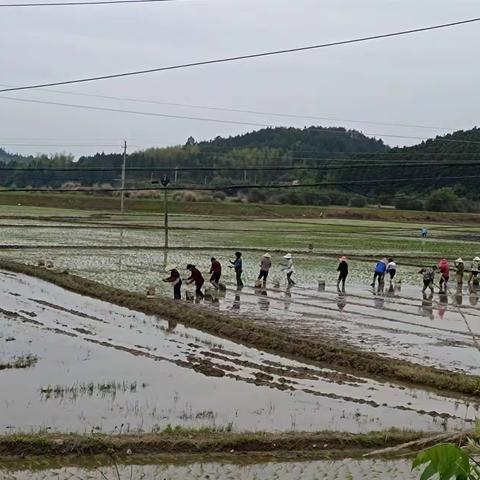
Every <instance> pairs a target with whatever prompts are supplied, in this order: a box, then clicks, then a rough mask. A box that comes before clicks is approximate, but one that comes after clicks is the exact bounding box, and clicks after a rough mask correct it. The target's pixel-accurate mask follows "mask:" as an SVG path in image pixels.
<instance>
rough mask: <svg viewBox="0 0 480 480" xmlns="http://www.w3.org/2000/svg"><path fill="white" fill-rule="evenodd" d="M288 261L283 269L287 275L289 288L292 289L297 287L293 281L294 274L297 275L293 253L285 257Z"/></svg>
mask: <svg viewBox="0 0 480 480" xmlns="http://www.w3.org/2000/svg"><path fill="white" fill-rule="evenodd" d="M283 258H284V259H285V260H287V264H286V265H285V266H284V267H283V268H282V272H285V273H286V274H287V283H288V286H289V287H291V286H292V285H295V282H294V281H293V280H292V274H293V273H295V269H294V268H293V257H292V254H291V253H287V254H286V255H285V256H284V257H283Z"/></svg>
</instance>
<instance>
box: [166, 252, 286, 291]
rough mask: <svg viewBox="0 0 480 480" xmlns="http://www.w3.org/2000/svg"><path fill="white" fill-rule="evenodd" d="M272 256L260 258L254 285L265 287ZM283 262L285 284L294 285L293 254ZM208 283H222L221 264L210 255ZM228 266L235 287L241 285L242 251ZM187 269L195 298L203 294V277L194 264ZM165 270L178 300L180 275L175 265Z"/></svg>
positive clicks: (220, 287) (218, 284)
mask: <svg viewBox="0 0 480 480" xmlns="http://www.w3.org/2000/svg"><path fill="white" fill-rule="evenodd" d="M271 258H272V256H271V255H270V254H269V253H265V254H264V255H263V256H262V258H261V259H260V271H259V274H258V278H257V281H256V282H255V287H257V288H261V287H263V288H265V287H266V285H267V278H268V275H269V273H270V270H271V268H272V260H271ZM283 258H284V259H285V264H283V265H282V272H284V273H285V275H286V279H287V284H288V286H289V287H291V286H293V285H295V282H294V280H293V279H292V276H293V274H294V273H295V269H294V267H293V256H292V254H291V253H287V254H286V255H285V256H284V257H283ZM210 262H211V265H210V271H209V273H210V284H211V285H212V287H213V288H215V289H217V290H218V289H222V288H224V285H223V284H222V283H221V282H220V279H221V278H222V273H223V272H222V264H221V263H220V261H219V260H218V259H217V258H215V257H212V258H211V259H210ZM228 266H229V268H232V269H233V270H234V272H235V280H236V282H237V289H241V288H242V287H243V279H242V275H243V258H242V252H235V258H234V259H233V260H230V261H229V265H228ZM186 269H187V270H188V271H189V277H188V278H187V279H186V283H187V285H190V284H194V285H195V295H196V296H197V298H202V297H203V296H204V294H203V292H202V288H203V286H204V284H205V278H204V276H203V274H202V272H201V271H200V270H199V269H198V268H197V266H196V265H193V264H191V263H189V264H188V265H187V267H186ZM166 272H167V273H169V274H170V276H169V277H168V278H165V279H164V280H163V281H164V282H167V283H170V284H171V285H172V286H173V298H175V299H176V300H180V299H181V298H182V293H181V289H182V277H181V275H180V272H179V270H178V267H177V266H176V265H170V266H167V268H166Z"/></svg>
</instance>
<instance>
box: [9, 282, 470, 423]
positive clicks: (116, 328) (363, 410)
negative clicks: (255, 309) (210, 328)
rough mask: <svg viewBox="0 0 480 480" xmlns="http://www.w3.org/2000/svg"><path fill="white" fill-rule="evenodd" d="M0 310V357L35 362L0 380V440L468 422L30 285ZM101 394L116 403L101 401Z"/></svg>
mask: <svg viewBox="0 0 480 480" xmlns="http://www.w3.org/2000/svg"><path fill="white" fill-rule="evenodd" d="M11 292H14V293H15V295H12V294H11ZM240 297H241V300H240V301H241V302H243V299H244V295H243V294H242V295H240ZM252 297H254V298H255V295H252ZM0 300H1V302H2V308H3V309H4V310H5V311H7V312H12V313H11V314H10V315H9V316H8V317H5V316H4V315H3V314H1V313H0V318H1V321H2V332H1V333H0V339H1V338H2V337H7V338H8V337H10V338H13V339H14V340H12V341H9V342H5V341H0V356H1V357H2V358H12V357H14V356H18V355H21V354H33V355H36V356H37V357H38V363H37V364H36V365H35V366H34V367H32V368H28V369H22V370H15V369H10V370H6V371H3V372H2V382H3V384H4V385H7V386H8V388H5V389H2V392H1V398H2V415H0V430H1V431H4V432H13V431H18V430H20V431H32V430H33V431H36V430H38V429H40V428H46V429H51V430H60V431H79V432H91V431H103V432H118V431H123V432H125V431H146V432H149V431H152V430H153V431H156V430H163V429H164V428H165V427H166V426H167V425H168V424H171V425H183V426H186V427H200V426H210V427H220V428H221V427H227V426H228V425H231V427H232V428H233V429H235V430H262V431H275V430H281V431H286V430H308V431H312V430H315V431H320V430H327V429H328V430H340V431H351V432H365V431H371V430H381V429H384V428H390V427H397V428H411V429H414V428H416V429H418V430H428V431H431V430H433V431H437V430H440V429H442V428H450V429H457V428H464V427H465V426H466V424H467V423H466V422H465V421H464V419H469V420H470V421H472V420H473V418H474V417H475V411H474V409H473V407H472V406H467V404H466V403H465V402H463V401H458V400H457V399H452V398H446V397H443V396H440V395H436V394H434V393H431V392H427V391H424V390H421V389H413V388H412V389H409V388H399V387H398V386H396V385H394V384H391V383H390V382H387V383H384V382H381V381H375V380H369V379H365V378H362V377H358V376H355V375H346V374H344V373H341V372H338V371H335V370H332V369H328V368H321V367H315V366H312V365H305V364H302V363H300V362H298V361H295V360H290V359H286V358H282V357H279V356H276V355H273V354H270V353H266V352H261V351H258V350H256V349H253V348H248V347H246V346H243V345H238V344H236V343H234V342H231V341H229V340H225V339H222V338H218V337H215V336H212V335H209V334H206V333H203V332H200V331H198V330H194V329H190V328H186V327H184V326H183V325H181V324H173V323H169V322H166V321H164V320H161V319H159V318H157V317H152V316H148V315H144V314H141V313H138V312H133V311H130V310H127V309H125V308H122V307H118V306H115V305H111V304H109V303H104V302H99V301H97V300H94V299H91V298H88V297H84V296H80V295H77V294H74V293H71V292H66V291H64V290H62V289H60V288H58V287H56V286H54V285H50V284H48V283H46V282H42V281H39V280H37V279H34V278H31V277H26V276H22V275H13V276H12V275H10V274H9V275H5V274H2V283H1V287H0ZM272 302H273V299H272ZM243 307H244V305H243V304H242V305H241V308H243ZM292 307H293V305H292ZM22 315H23V317H22ZM25 319H27V320H30V322H27V321H26V320H25ZM32 319H34V321H35V322H36V323H34V324H32V323H31V322H32ZM305 369H307V373H308V375H306V374H305V372H306V370H305ZM222 372H223V373H222ZM219 373H220V374H219ZM266 377H267V380H268V381H267V380H266ZM265 382H267V383H265ZM90 383H92V384H93V385H94V386H93V387H92V389H89V388H88V385H89V384H90ZM106 384H110V385H111V384H115V385H116V387H115V391H114V393H112V392H110V393H108V394H106V393H105V392H102V387H101V385H106ZM131 385H135V388H131ZM85 386H86V387H85ZM285 386H287V387H288V388H284V387H285ZM432 411H434V412H438V413H439V414H444V415H446V418H443V417H438V416H437V415H436V414H430V413H427V412H432ZM321 412H323V413H325V412H327V413H326V414H322V413H321Z"/></svg>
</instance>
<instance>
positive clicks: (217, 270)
mask: <svg viewBox="0 0 480 480" xmlns="http://www.w3.org/2000/svg"><path fill="white" fill-rule="evenodd" d="M210 261H211V262H212V266H211V267H210V273H211V274H212V276H211V277H210V283H211V284H212V285H213V286H214V287H215V288H218V283H219V282H220V277H221V276H222V264H221V263H220V262H219V261H218V260H217V259H216V258H215V257H212V258H211V259H210Z"/></svg>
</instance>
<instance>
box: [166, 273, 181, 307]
mask: <svg viewBox="0 0 480 480" xmlns="http://www.w3.org/2000/svg"><path fill="white" fill-rule="evenodd" d="M165 271H166V272H167V273H170V276H169V277H168V278H164V279H163V281H164V282H167V283H170V284H172V285H173V298H174V299H175V300H181V298H182V279H181V278H180V272H179V271H178V270H177V266H176V265H170V266H168V267H167V268H166V269H165Z"/></svg>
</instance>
